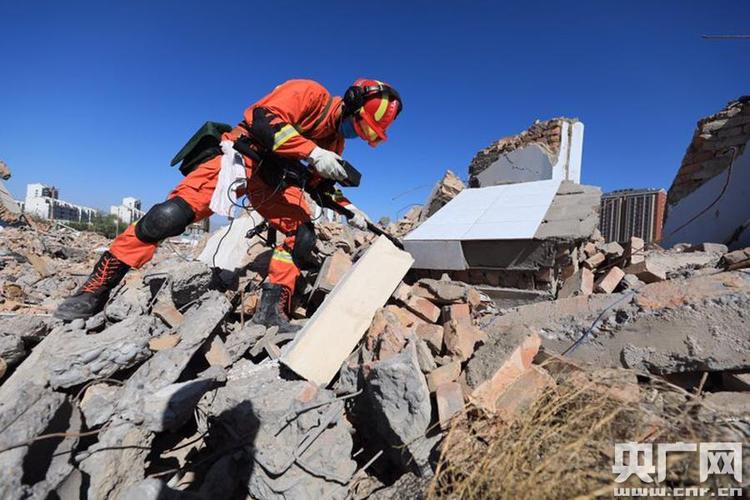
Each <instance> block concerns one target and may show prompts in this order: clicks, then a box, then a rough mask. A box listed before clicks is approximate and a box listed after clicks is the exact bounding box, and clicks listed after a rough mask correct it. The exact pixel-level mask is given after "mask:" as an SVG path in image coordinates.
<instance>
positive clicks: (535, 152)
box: [469, 117, 583, 187]
mask: <svg viewBox="0 0 750 500" xmlns="http://www.w3.org/2000/svg"><path fill="white" fill-rule="evenodd" d="M574 135H575V137H574ZM582 141H583V124H582V123H580V122H579V121H578V120H576V119H571V118H564V117H558V118H552V119H550V120H546V121H539V120H537V121H536V122H534V123H533V124H532V125H531V127H529V128H528V129H527V130H524V131H523V132H521V133H520V134H518V135H514V136H509V137H503V138H502V139H500V140H498V141H497V142H495V143H493V144H492V145H490V146H489V147H487V148H485V149H483V150H481V151H480V152H479V153H477V155H476V156H475V157H474V159H473V160H472V161H471V164H470V165H469V176H470V177H469V186H470V187H482V186H487V185H493V184H505V183H513V182H529V181H535V180H543V179H551V178H558V176H559V178H561V179H565V180H573V181H575V182H578V181H579V180H580V156H581V152H582ZM490 167H492V169H493V170H494V169H497V170H498V172H497V173H496V174H494V175H491V176H490V175H488V174H489V172H488V169H490ZM555 169H558V170H564V172H560V173H557V172H555V171H554V170H555ZM483 172H484V175H483V176H480V174H482V173H483ZM481 177H486V179H482V178H481Z"/></svg>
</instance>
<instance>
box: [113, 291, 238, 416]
mask: <svg viewBox="0 0 750 500" xmlns="http://www.w3.org/2000/svg"><path fill="white" fill-rule="evenodd" d="M201 301H202V302H201V303H200V305H199V306H198V307H195V308H193V309H190V310H189V311H188V312H187V313H186V314H185V321H184V322H183V324H182V326H181V327H180V328H179V329H178V331H177V334H178V335H179V336H180V338H181V340H180V343H179V344H177V346H175V347H172V348H168V349H164V350H162V351H158V352H157V353H155V354H154V355H153V356H152V357H151V359H149V360H148V361H146V362H145V363H143V364H142V365H141V366H140V367H138V369H137V370H136V371H135V372H134V373H133V375H131V376H130V378H129V379H128V380H127V382H126V383H125V385H124V386H123V391H122V394H121V396H120V399H119V400H118V409H117V412H118V413H120V414H122V415H124V416H125V417H126V418H127V419H128V420H132V421H136V422H137V421H139V419H140V418H141V411H140V406H141V405H142V404H143V397H144V395H146V394H150V393H154V392H156V391H158V390H159V389H161V388H163V387H166V386H168V385H169V384H172V383H174V382H176V381H177V379H178V378H179V377H180V375H181V374H182V371H183V370H184V369H185V367H186V366H187V364H188V362H189V361H190V359H191V358H192V357H193V355H194V354H195V352H196V351H197V350H198V348H199V347H200V346H201V345H202V344H203V342H205V341H206V339H207V338H208V337H209V336H210V335H211V333H212V332H213V331H214V329H215V328H216V326H217V325H218V324H219V322H221V320H223V319H224V316H225V315H226V314H227V313H228V312H229V309H230V304H229V302H228V301H227V299H226V298H225V297H224V295H222V294H220V293H219V292H217V291H211V292H209V293H207V294H206V295H205V296H203V297H202V299H201Z"/></svg>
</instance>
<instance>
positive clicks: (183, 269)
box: [169, 261, 213, 307]
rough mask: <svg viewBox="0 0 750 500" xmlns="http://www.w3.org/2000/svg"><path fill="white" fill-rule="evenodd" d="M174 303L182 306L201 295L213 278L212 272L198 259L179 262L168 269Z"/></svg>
mask: <svg viewBox="0 0 750 500" xmlns="http://www.w3.org/2000/svg"><path fill="white" fill-rule="evenodd" d="M169 276H170V288H171V290H172V300H173V301H174V305H175V306H177V307H182V306H184V305H186V304H188V303H190V302H192V301H194V300H196V299H197V298H199V297H200V296H201V295H203V294H204V293H205V292H206V290H208V287H209V286H210V285H211V282H212V280H213V272H212V271H211V268H210V267H208V265H206V264H204V263H203V262H200V261H192V262H188V263H184V264H181V265H179V266H176V267H174V268H173V269H171V270H170V273H169Z"/></svg>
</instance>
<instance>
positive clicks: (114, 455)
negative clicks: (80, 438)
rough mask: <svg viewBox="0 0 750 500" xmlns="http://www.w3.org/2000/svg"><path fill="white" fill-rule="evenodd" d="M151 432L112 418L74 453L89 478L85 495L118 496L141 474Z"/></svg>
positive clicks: (141, 477) (148, 451)
mask: <svg viewBox="0 0 750 500" xmlns="http://www.w3.org/2000/svg"><path fill="white" fill-rule="evenodd" d="M152 441H153V434H151V433H150V432H148V431H146V430H145V429H143V428H140V427H137V426H134V425H132V424H128V423H122V422H119V421H117V422H113V424H111V425H110V426H109V427H106V428H105V430H104V431H103V432H101V433H99V441H98V442H97V443H96V444H94V445H92V446H91V447H90V448H89V449H88V450H86V451H85V452H82V453H81V454H80V455H79V456H78V457H77V460H79V464H80V468H81V470H82V471H83V472H85V473H86V474H87V475H88V476H89V478H90V483H89V488H88V495H89V498H118V497H119V496H120V494H122V493H123V492H124V491H125V490H126V489H127V488H128V487H130V486H132V485H134V484H136V483H138V482H139V481H141V480H142V479H143V478H144V475H145V470H146V457H147V456H148V454H149V453H150V451H151V443H152Z"/></svg>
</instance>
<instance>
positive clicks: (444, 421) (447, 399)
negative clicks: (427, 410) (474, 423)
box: [435, 382, 464, 431]
mask: <svg viewBox="0 0 750 500" xmlns="http://www.w3.org/2000/svg"><path fill="white" fill-rule="evenodd" d="M435 400H436V401H437V409H438V420H439V422H440V428H441V429H442V430H444V431H445V430H447V429H448V427H449V426H450V420H451V418H453V417H454V416H455V415H458V414H459V413H461V412H462V411H463V409H464V393H463V390H462V388H461V384H459V383H458V382H446V383H444V384H440V385H439V386H438V387H437V388H436V389H435Z"/></svg>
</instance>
